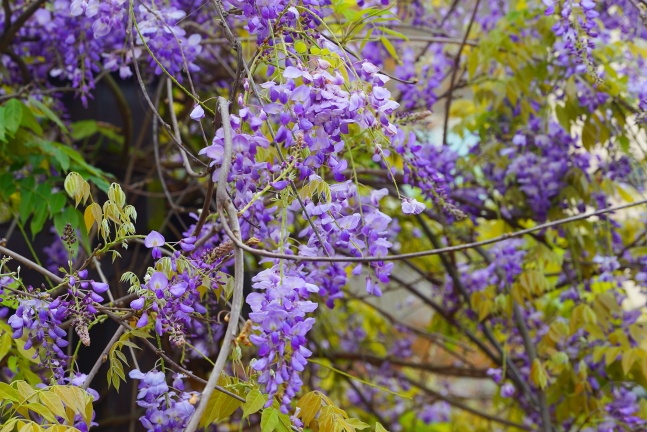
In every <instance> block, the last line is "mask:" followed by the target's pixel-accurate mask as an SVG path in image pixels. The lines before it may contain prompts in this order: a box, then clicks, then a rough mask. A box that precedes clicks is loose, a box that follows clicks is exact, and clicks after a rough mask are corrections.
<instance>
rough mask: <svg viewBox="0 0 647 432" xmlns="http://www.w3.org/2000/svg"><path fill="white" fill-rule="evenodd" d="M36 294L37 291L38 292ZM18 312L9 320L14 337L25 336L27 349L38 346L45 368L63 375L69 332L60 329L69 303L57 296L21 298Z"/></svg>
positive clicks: (38, 352)
mask: <svg viewBox="0 0 647 432" xmlns="http://www.w3.org/2000/svg"><path fill="white" fill-rule="evenodd" d="M35 295H36V294H35ZM18 305H19V306H18V309H16V313H15V314H14V315H12V316H10V317H9V320H8V321H7V323H8V324H9V325H10V326H11V328H12V329H13V330H14V332H13V338H14V339H20V338H23V337H24V338H25V339H26V341H25V345H24V347H25V349H27V350H28V349H30V348H32V347H34V348H36V353H35V354H34V358H37V357H39V358H40V360H41V364H42V365H43V366H44V367H47V368H50V369H51V370H52V372H53V374H54V377H55V378H56V379H59V378H62V377H63V375H64V373H65V365H66V364H67V359H68V357H67V354H66V353H65V352H64V351H63V349H62V348H65V347H66V346H67V345H68V342H67V333H66V332H65V330H63V329H62V328H61V325H62V324H63V321H65V320H66V319H67V316H68V306H69V303H68V302H65V301H63V300H61V299H60V298H57V299H56V300H54V301H52V302H47V301H45V300H43V299H39V298H35V297H26V298H23V299H19V300H18Z"/></svg>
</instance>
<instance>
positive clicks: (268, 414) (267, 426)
mask: <svg viewBox="0 0 647 432" xmlns="http://www.w3.org/2000/svg"><path fill="white" fill-rule="evenodd" d="M278 425H279V412H278V411H277V410H275V409H274V408H266V409H264V410H263V414H261V432H274V431H275V430H276V427H277V426H278Z"/></svg>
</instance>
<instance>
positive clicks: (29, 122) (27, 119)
mask: <svg viewBox="0 0 647 432" xmlns="http://www.w3.org/2000/svg"><path fill="white" fill-rule="evenodd" d="M20 125H21V126H23V127H26V128H27V129H30V130H31V131H32V132H34V133H35V134H37V135H42V134H43V128H42V127H41V126H40V124H39V123H38V120H37V119H36V116H34V114H33V113H32V112H31V110H30V109H29V108H27V107H26V106H23V110H22V120H21V121H20Z"/></svg>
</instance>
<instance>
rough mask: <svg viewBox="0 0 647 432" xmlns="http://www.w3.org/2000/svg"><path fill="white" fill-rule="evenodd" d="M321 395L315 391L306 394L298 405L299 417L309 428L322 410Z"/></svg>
mask: <svg viewBox="0 0 647 432" xmlns="http://www.w3.org/2000/svg"><path fill="white" fill-rule="evenodd" d="M321 400H322V399H321V394H320V393H319V392H316V391H313V392H310V393H306V394H305V395H303V397H302V398H301V399H300V400H299V402H298V403H297V408H298V409H299V410H300V411H299V414H297V417H298V418H300V419H301V420H302V421H303V424H304V425H305V426H309V425H310V423H311V422H312V420H314V418H315V416H316V415H317V413H318V412H319V410H320V409H321Z"/></svg>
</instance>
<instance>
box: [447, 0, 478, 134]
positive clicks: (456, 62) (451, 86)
mask: <svg viewBox="0 0 647 432" xmlns="http://www.w3.org/2000/svg"><path fill="white" fill-rule="evenodd" d="M480 4H481V0H476V4H475V5H474V10H473V11H472V17H471V18H470V22H469V24H468V25H467V31H465V36H464V37H463V42H462V43H461V45H460V46H459V47H458V52H457V53H456V57H455V58H454V64H453V65H452V75H451V77H450V79H449V92H448V94H447V102H445V120H444V123H443V145H447V128H448V126H449V110H450V108H451V106H452V93H453V92H454V80H455V79H456V73H457V72H458V66H459V64H460V61H461V54H462V53H463V48H465V45H466V44H467V38H468V37H469V35H470V31H471V30H472V25H473V24H474V19H475V18H476V11H477V10H478V8H479V5H480Z"/></svg>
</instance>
